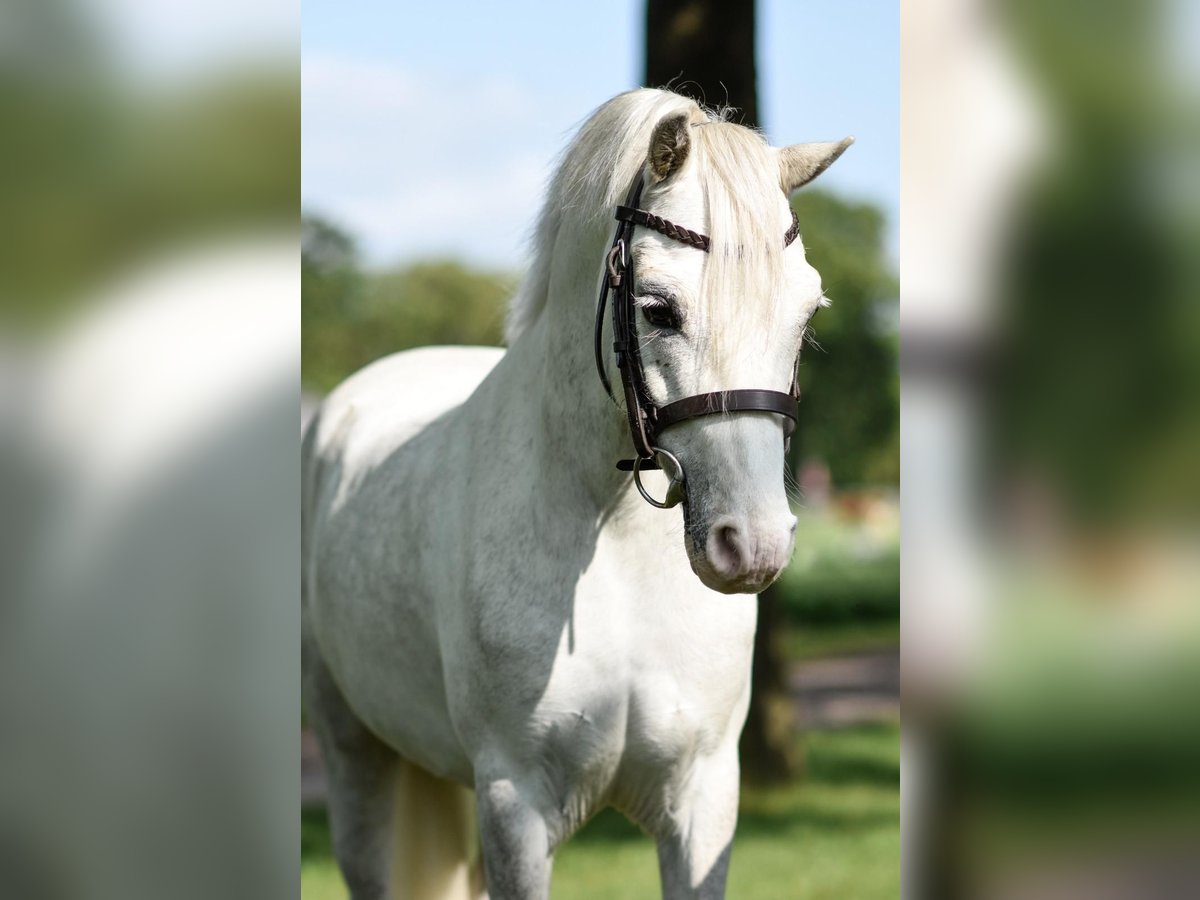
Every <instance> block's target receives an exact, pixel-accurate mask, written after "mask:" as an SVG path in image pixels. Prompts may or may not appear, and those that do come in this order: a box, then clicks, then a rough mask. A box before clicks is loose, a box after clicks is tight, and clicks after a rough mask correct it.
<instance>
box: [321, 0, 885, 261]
mask: <svg viewBox="0 0 1200 900" xmlns="http://www.w3.org/2000/svg"><path fill="white" fill-rule="evenodd" d="M643 4H644V0H616V2H606V3H570V2H559V3H550V2H532V0H506V2H504V3H485V2H478V0H469V2H461V0H457V2H440V3H439V2H432V3H415V2H411V0H402V2H396V0H390V2H389V0H356V2H352V3H346V2H344V0H341V2H332V0H304V5H303V28H302V65H303V76H302V83H303V91H304V124H303V130H304V144H303V150H304V164H303V173H304V174H303V191H302V193H303V203H304V207H305V209H306V211H310V212H317V213H321V214H323V215H326V216H328V217H329V218H331V219H332V220H334V221H335V222H337V223H338V224H340V225H342V226H343V227H345V228H346V229H347V230H348V231H349V232H350V233H351V234H352V235H353V236H354V237H355V238H356V239H357V241H358V243H359V246H360V248H361V250H362V253H363V256H364V259H365V260H366V262H368V263H369V264H371V265H387V264H390V263H394V262H399V261H403V260H406V259H412V258H416V257H423V256H431V255H451V256H457V257H461V258H464V259H467V260H469V261H472V262H474V263H477V264H480V265H487V266H499V267H504V268H514V267H519V266H521V265H522V264H523V263H524V261H525V252H524V239H525V236H526V234H527V233H528V231H529V227H530V223H531V222H532V220H533V217H534V216H535V215H536V212H537V208H538V206H539V204H540V202H541V196H542V187H543V185H544V184H545V182H546V180H547V178H548V176H549V174H550V172H551V167H552V164H553V160H554V157H555V155H556V154H557V153H558V152H559V150H560V149H561V148H562V147H563V145H564V144H565V143H566V141H567V139H568V138H569V137H570V135H571V133H572V131H573V130H574V128H575V127H576V126H577V125H578V124H579V122H580V121H581V120H582V119H583V118H584V117H586V115H587V114H588V113H589V112H590V111H591V110H592V109H594V108H595V107H596V106H598V105H599V104H600V103H602V102H604V101H605V100H607V99H608V98H609V97H611V96H613V95H614V94H617V93H619V92H620V91H623V90H626V89H628V88H630V87H634V86H636V85H637V84H638V82H639V75H640V72H641V68H642V37H641V31H642V18H643V12H644V6H643ZM758 31H759V33H758V54H759V91H760V98H759V100H760V106H761V114H762V118H763V120H764V121H763V124H764V125H765V129H766V131H767V134H768V136H769V137H770V138H771V140H772V142H773V143H776V144H786V143H795V142H797V141H807V140H830V139H836V138H840V137H842V136H844V135H846V134H854V135H855V136H856V137H857V138H858V143H857V144H856V145H855V146H854V147H852V148H851V149H850V151H849V152H847V153H846V155H845V156H844V157H843V158H842V159H841V160H840V161H839V162H838V163H837V165H835V166H834V167H833V168H832V169H830V170H829V172H827V173H826V174H825V175H823V176H821V183H822V184H823V185H824V186H825V187H827V188H830V189H832V190H835V191H837V192H838V193H841V194H843V195H845V196H848V197H853V198H861V199H867V200H871V201H873V202H876V203H878V204H879V205H880V206H882V207H883V209H884V210H885V212H886V213H887V216H888V220H889V236H888V244H889V249H890V250H891V253H892V256H893V258H894V257H895V255H896V247H897V245H898V240H897V225H898V206H899V102H900V101H899V88H898V74H899V4H897V3H895V2H889V0H836V2H823V3H819V2H802V0H801V2H787V0H759V23H758ZM717 99H719V98H717Z"/></svg>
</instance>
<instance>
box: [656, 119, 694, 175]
mask: <svg viewBox="0 0 1200 900" xmlns="http://www.w3.org/2000/svg"><path fill="white" fill-rule="evenodd" d="M690 119H691V116H689V115H688V114H687V113H685V112H681V113H675V114H674V115H670V116H666V117H665V118H663V119H662V121H660V122H659V123H658V124H657V125H655V126H654V134H652V135H651V136H650V173H651V174H652V175H653V176H654V180H655V181H656V182H657V181H662V180H663V179H665V178H667V177H668V176H670V175H672V174H674V173H675V172H678V171H679V167H680V166H682V165H683V161H684V160H685V159H687V156H688V151H690V150H691V149H692V136H691V134H690V132H689V131H688V128H689V123H690Z"/></svg>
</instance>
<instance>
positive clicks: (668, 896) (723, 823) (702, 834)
mask: <svg viewBox="0 0 1200 900" xmlns="http://www.w3.org/2000/svg"><path fill="white" fill-rule="evenodd" d="M737 807H738V760H737V748H736V747H734V748H733V749H732V751H731V752H726V753H723V754H721V755H719V756H714V757H710V758H708V759H702V760H697V761H696V762H695V763H694V765H693V770H692V772H691V774H690V776H689V778H688V779H687V781H686V784H685V787H684V789H683V791H682V792H681V794H680V795H679V796H678V797H677V798H675V802H674V804H673V809H672V811H671V813H670V814H668V816H667V817H666V819H665V822H664V824H663V825H662V827H660V828H659V829H657V834H656V837H657V839H658V869H659V874H660V876H661V878H662V891H663V898H664V900H684V898H687V900H719V898H722V897H724V896H725V879H726V876H727V875H728V873H729V854H730V850H731V849H732V845H733V832H734V829H735V828H736V827H737Z"/></svg>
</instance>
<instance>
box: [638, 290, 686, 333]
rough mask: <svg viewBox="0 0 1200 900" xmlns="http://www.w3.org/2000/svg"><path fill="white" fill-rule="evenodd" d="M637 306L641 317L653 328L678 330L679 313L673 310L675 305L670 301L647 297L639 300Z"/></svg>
mask: <svg viewBox="0 0 1200 900" xmlns="http://www.w3.org/2000/svg"><path fill="white" fill-rule="evenodd" d="M638 306H639V307H640V308H641V310H642V315H644V316H645V317H646V321H647V322H649V323H650V324H651V325H653V326H654V327H655V328H670V329H672V330H678V329H679V313H678V312H677V311H676V309H675V304H674V303H672V302H671V301H670V300H665V299H663V298H661V297H648V298H645V299H643V300H641V301H640V302H639V303H638Z"/></svg>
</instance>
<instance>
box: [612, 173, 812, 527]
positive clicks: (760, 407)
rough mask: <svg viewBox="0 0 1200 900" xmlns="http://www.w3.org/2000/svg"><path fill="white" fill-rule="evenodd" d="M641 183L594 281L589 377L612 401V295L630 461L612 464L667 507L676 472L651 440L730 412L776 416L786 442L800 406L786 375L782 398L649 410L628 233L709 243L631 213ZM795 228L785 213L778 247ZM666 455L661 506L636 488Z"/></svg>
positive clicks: (674, 495) (677, 495)
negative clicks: (607, 331)
mask: <svg viewBox="0 0 1200 900" xmlns="http://www.w3.org/2000/svg"><path fill="white" fill-rule="evenodd" d="M644 185H645V175H644V174H639V175H638V177H637V180H636V181H635V182H634V184H633V187H632V188H630V190H629V195H628V197H627V198H626V201H625V205H624V206H618V207H617V212H616V219H617V222H618V223H619V224H618V225H617V230H616V234H615V235H614V236H613V241H612V246H611V247H610V248H609V251H608V256H607V259H606V261H605V268H606V270H607V271H606V273H605V275H604V277H603V278H602V279H601V284H600V298H599V300H598V301H597V303H596V326H595V331H594V338H593V344H594V350H595V355H596V371H597V372H599V374H600V382H601V384H603V385H604V389H605V390H606V391H607V392H608V396H609V397H611V398H612V399H613V402H614V403H615V402H616V397H615V396H614V394H613V389H612V382H611V381H610V380H609V377H608V371H607V369H606V367H605V362H604V308H605V305H606V304H607V302H608V295H609V292H613V293H615V294H616V296H615V298H614V300H613V305H612V328H613V351H614V353H615V354H616V357H617V368H618V369H619V370H620V372H621V384H622V387H623V389H624V393H625V412H626V415H627V417H628V419H629V435H630V437H631V438H632V440H633V449H634V452H635V453H636V456H635V457H634V458H633V459H623V460H621V461H619V462H618V463H617V468H618V469H620V470H622V471H625V472H630V471H631V472H633V477H634V482H635V483H636V484H637V488H638V491H639V492H640V493H641V495H642V496H643V497H644V498H645V499H646V501H647V502H648V503H650V504H652V505H654V506H657V507H659V508H660V509H667V508H669V507H671V506H675V505H676V504H677V503H678V502H679V501H680V500H681V499H682V497H683V491H682V487H683V483H684V477H683V467H682V466H681V465H680V463H679V460H678V459H676V458H675V456H674V455H673V454H671V453H670V452H668V451H666V450H664V449H663V448H662V447H659V446H657V443H656V442H657V439H658V436H659V435H660V434H661V433H662V432H663V431H664V430H665V429H667V428H670V427H671V426H672V425H677V424H678V423H680V422H685V421H687V420H688V419H696V418H700V417H701V416H711V415H718V414H724V413H734V412H768V413H775V414H776V415H779V416H782V417H783V433H784V441H785V442H786V441H787V440H789V439H790V438H791V435H792V432H793V431H794V430H795V428H796V409H797V404H798V403H799V400H800V391H799V387H798V385H797V382H796V377H795V373H794V372H793V376H792V384H791V389H790V391H789V392H788V393H786V394H785V393H784V392H783V391H772V390H764V389H757V388H752V389H740V390H733V391H713V392H711V393H707V394H693V395H692V396H690V397H684V398H683V399H682V400H676V401H674V402H672V403H667V404H666V405H664V406H656V405H655V403H654V401H653V400H652V399H651V398H650V393H649V391H648V390H647V388H646V376H645V371H644V370H643V368H642V355H641V349H640V346H639V344H638V334H637V316H636V306H635V304H634V298H633V282H634V271H633V253H632V251H631V247H632V238H633V229H634V227H635V226H641V227H643V228H650V229H652V230H654V231H657V232H658V233H659V234H662V235H665V236H666V237H669V238H671V239H672V240H675V241H679V242H680V243H682V244H687V245H688V246H689V247H695V248H696V249H697V250H703V251H704V252H705V253H707V252H709V248H710V246H711V242H710V241H709V239H708V237H707V236H706V235H703V234H699V233H697V232H695V231H692V230H690V229H688V228H684V227H682V226H680V225H676V224H674V223H673V222H669V221H667V220H666V219H664V218H662V217H660V216H656V215H654V214H653V213H651V212H647V211H646V210H644V209H640V208H638V203H639V202H640V201H641V197H642V188H643V187H644ZM799 230H800V225H799V222H798V221H797V219H796V214H795V213H794V212H793V213H792V225H791V227H790V228H789V229H788V230H787V232H786V233H785V234H784V236H783V246H784V247H788V246H790V245H791V243H792V242H793V241H794V240H795V239H796V237H797V235H798V234H799ZM658 455H662V456H665V457H667V458H668V459H669V460H670V461H671V463H672V465H673V466H674V468H675V474H674V475H673V477H672V479H671V482H672V483H671V488H670V490H669V491H668V493H667V498H666V500H665V501H664V502H660V501H658V500H656V499H654V497H652V496H651V495H650V494H649V493H648V492H647V491H646V489H645V488H644V487H642V481H641V477H640V475H641V472H642V471H643V470H645V469H658V468H660V466H659V464H658V460H657V459H656V456H658Z"/></svg>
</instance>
